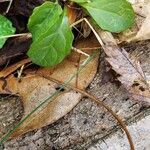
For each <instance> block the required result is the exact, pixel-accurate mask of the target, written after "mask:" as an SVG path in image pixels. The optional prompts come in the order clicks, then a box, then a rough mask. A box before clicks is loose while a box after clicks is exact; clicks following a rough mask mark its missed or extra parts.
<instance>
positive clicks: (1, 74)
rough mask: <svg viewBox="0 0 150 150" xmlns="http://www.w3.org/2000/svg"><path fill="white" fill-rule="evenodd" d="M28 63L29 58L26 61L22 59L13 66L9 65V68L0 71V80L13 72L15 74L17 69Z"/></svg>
mask: <svg viewBox="0 0 150 150" xmlns="http://www.w3.org/2000/svg"><path fill="white" fill-rule="evenodd" d="M30 62H31V60H30V59H29V58H27V59H23V60H21V61H19V62H17V63H15V64H13V65H10V66H9V67H6V68H5V69H3V70H2V71H0V78H6V77H7V76H9V75H10V74H12V73H13V72H15V71H16V70H17V69H18V68H20V67H21V66H23V65H25V64H27V63H30Z"/></svg>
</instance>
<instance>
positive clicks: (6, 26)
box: [0, 15, 16, 48]
mask: <svg viewBox="0 0 150 150" xmlns="http://www.w3.org/2000/svg"><path fill="white" fill-rule="evenodd" d="M15 31H16V30H15V28H14V27H13V26H12V23H11V22H10V21H9V20H8V19H7V18H6V17H4V16H2V15H0V48H2V47H3V45H4V44H5V41H6V40H7V38H3V36H6V35H12V34H14V33H15Z"/></svg>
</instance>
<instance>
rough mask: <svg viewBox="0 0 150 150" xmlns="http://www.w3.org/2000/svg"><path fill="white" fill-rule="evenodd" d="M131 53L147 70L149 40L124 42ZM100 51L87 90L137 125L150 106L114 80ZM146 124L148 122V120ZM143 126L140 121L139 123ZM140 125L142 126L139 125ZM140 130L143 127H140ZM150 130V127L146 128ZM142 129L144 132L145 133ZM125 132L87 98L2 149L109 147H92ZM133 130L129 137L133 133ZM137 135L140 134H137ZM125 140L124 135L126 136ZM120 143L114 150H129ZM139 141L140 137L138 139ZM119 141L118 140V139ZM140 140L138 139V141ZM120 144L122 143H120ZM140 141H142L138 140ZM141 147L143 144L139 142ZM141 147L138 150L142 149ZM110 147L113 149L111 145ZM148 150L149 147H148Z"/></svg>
mask: <svg viewBox="0 0 150 150" xmlns="http://www.w3.org/2000/svg"><path fill="white" fill-rule="evenodd" d="M124 47H125V49H126V50H127V51H128V52H130V53H133V52H134V53H136V54H140V56H139V58H140V60H141V63H142V67H143V70H146V71H147V72H150V66H149V64H150V42H149V41H146V42H139V43H133V44H130V45H129V44H125V46H124ZM104 57H105V55H104V54H103V52H102V53H101V56H100V60H99V68H98V71H97V74H96V76H95V78H94V80H93V81H92V83H91V84H90V86H89V87H88V89H87V91H88V92H90V93H92V94H94V95H95V96H96V97H98V98H100V99H103V101H104V102H105V103H106V104H107V105H109V106H111V108H112V109H113V110H114V111H115V112H116V113H117V114H118V115H119V116H120V117H121V118H122V119H123V120H124V121H125V122H126V124H127V125H129V126H130V125H134V123H136V124H138V122H140V121H141V120H142V119H143V118H146V117H148V116H149V115H150V107H148V106H147V104H145V103H142V102H140V101H139V102H137V101H135V100H134V99H132V98H131V96H130V95H129V94H128V92H127V91H126V89H125V88H124V87H123V86H122V85H121V84H120V83H119V82H118V81H117V80H116V76H117V75H116V74H115V73H114V72H113V71H112V70H111V69H110V66H109V65H108V64H107V62H106V61H105V60H104ZM147 123H148V122H147ZM142 125H143V124H142ZM141 127H142V126H141ZM141 130H142V129H141ZM148 131H149V132H150V129H149V130H148ZM148 131H146V130H145V131H143V132H148ZM135 132H136V130H135ZM114 134H115V135H116V136H117V137H118V138H117V139H121V137H122V136H123V135H124V133H122V132H121V131H120V127H119V126H118V125H117V123H116V120H114V119H113V117H112V116H111V114H110V113H109V112H107V111H106V110H105V109H103V108H99V107H97V106H96V105H95V104H94V103H93V102H91V101H90V100H89V99H88V98H86V97H85V98H83V99H82V101H81V102H80V103H79V104H78V105H77V106H76V107H75V108H74V109H73V110H72V111H71V112H70V113H69V114H67V115H66V116H64V117H63V118H61V119H60V120H58V121H57V122H55V123H53V124H51V125H49V126H46V127H44V128H42V129H39V130H36V131H33V132H30V133H27V134H25V135H23V136H21V137H19V138H17V139H15V140H11V141H8V142H6V143H5V144H4V145H3V147H1V149H2V150H80V149H82V150H84V149H90V150H100V149H102V150H104V149H109V147H105V148H100V147H99V146H97V147H95V145H97V144H98V143H105V144H106V145H109V144H110V143H111V142H110V141H109V139H110V140H112V144H113V142H114V143H115V138H114V139H111V138H110V137H113V136H111V135H114ZM134 134H135V133H134V132H132V136H134ZM136 136H139V137H140V135H136ZM125 139H126V138H125ZM125 139H123V140H124V141H125V142H126V144H122V145H121V148H118V149H117V148H116V149H117V150H126V149H127V150H128V149H129V147H128V143H127V141H126V140H125ZM141 140H142V139H141ZM116 142H117V141H116ZM118 142H119V141H118ZM138 142H139V141H138ZM120 143H121V142H120ZM141 143H142V141H141ZM141 146H142V145H141ZM145 149H146V145H145V147H143V146H142V148H141V149H140V150H145ZM112 150H114V149H113V148H112ZM147 150H148V149H147Z"/></svg>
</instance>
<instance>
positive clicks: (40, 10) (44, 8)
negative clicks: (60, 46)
mask: <svg viewBox="0 0 150 150" xmlns="http://www.w3.org/2000/svg"><path fill="white" fill-rule="evenodd" d="M62 12H63V11H62V9H61V7H60V5H58V4H56V3H52V2H45V3H43V4H42V5H41V6H39V7H36V8H35V9H34V10H33V13H32V15H31V16H30V18H29V21H28V29H29V31H30V32H31V33H32V39H33V41H35V40H37V39H39V38H40V36H41V35H43V34H45V33H46V32H47V31H48V30H49V29H50V28H51V27H52V26H53V25H54V24H55V23H56V22H57V20H58V19H59V18H60V15H61V14H62Z"/></svg>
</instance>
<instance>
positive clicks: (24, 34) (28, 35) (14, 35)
mask: <svg viewBox="0 0 150 150" xmlns="http://www.w3.org/2000/svg"><path fill="white" fill-rule="evenodd" d="M18 36H27V37H32V35H31V33H20V34H13V35H5V36H0V39H4V38H11V37H18Z"/></svg>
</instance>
